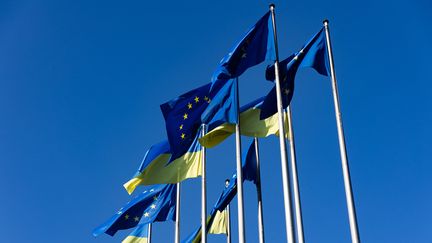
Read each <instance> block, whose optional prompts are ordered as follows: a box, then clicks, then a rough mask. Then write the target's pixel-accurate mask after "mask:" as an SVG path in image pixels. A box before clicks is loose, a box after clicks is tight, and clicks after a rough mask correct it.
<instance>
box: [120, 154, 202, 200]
mask: <svg viewBox="0 0 432 243" xmlns="http://www.w3.org/2000/svg"><path fill="white" fill-rule="evenodd" d="M169 158H170V154H162V155H159V156H158V157H157V158H156V159H154V160H153V161H152V162H151V163H150V164H149V165H148V166H147V168H146V169H145V170H144V171H143V172H142V173H141V174H139V175H137V176H135V177H134V178H132V179H131V180H129V181H128V182H126V183H125V184H124V185H123V186H124V188H125V189H126V191H127V192H128V193H129V194H132V192H133V191H134V190H135V188H136V187H137V186H139V185H153V184H174V183H177V182H180V181H182V180H185V179H188V178H195V177H198V176H201V171H202V170H201V160H202V151H201V150H200V151H196V152H187V153H186V154H184V155H183V156H182V157H180V158H178V159H176V160H174V161H172V162H171V163H170V164H168V165H167V163H168V160H169Z"/></svg>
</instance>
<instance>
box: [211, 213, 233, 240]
mask: <svg viewBox="0 0 432 243" xmlns="http://www.w3.org/2000/svg"><path fill="white" fill-rule="evenodd" d="M227 222H228V212H227V209H225V210H223V211H217V210H216V213H214V217H213V221H212V223H211V225H210V227H209V230H208V232H209V234H214V235H218V234H225V235H226V234H228V223H227Z"/></svg>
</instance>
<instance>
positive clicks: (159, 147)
mask: <svg viewBox="0 0 432 243" xmlns="http://www.w3.org/2000/svg"><path fill="white" fill-rule="evenodd" d="M168 153H170V146H169V143H168V141H167V140H165V141H162V142H160V143H158V144H155V145H153V146H151V147H150V148H149V150H147V152H146V154H145V155H144V158H143V160H142V162H141V165H140V167H139V169H138V172H137V174H139V173H141V172H143V171H144V169H145V168H146V167H147V166H148V165H149V164H150V163H151V162H152V161H153V160H154V159H156V158H157V157H158V156H160V155H162V154H168Z"/></svg>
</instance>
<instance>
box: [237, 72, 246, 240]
mask: <svg viewBox="0 0 432 243" xmlns="http://www.w3.org/2000/svg"><path fill="white" fill-rule="evenodd" d="M235 82H236V84H235V85H236V88H237V89H236V92H237V101H236V102H237V124H236V160H237V163H236V165H237V166H236V167H237V206H238V231H239V232H238V234H239V242H240V243H244V242H245V241H246V239H245V226H244V209H243V171H242V155H241V136H240V109H239V107H240V101H239V87H238V78H236V80H235Z"/></svg>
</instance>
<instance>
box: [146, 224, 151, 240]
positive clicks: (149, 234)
mask: <svg viewBox="0 0 432 243" xmlns="http://www.w3.org/2000/svg"><path fill="white" fill-rule="evenodd" d="M151 235H152V224H151V223H150V224H148V234H147V236H148V237H147V242H148V243H151V242H152V237H151Z"/></svg>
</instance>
